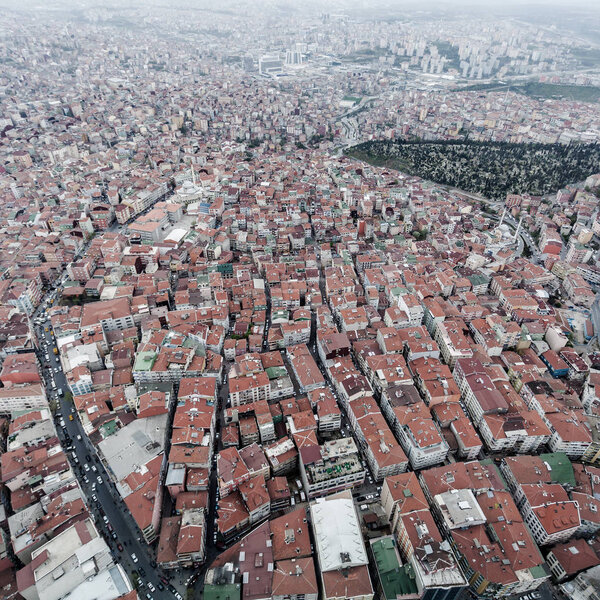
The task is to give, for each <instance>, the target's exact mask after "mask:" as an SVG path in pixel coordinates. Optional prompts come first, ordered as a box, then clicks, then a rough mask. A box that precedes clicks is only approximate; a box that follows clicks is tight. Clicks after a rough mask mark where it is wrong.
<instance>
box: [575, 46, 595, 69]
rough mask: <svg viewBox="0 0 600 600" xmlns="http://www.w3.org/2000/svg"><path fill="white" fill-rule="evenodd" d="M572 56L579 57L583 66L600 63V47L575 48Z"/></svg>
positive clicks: (593, 65) (592, 65)
mask: <svg viewBox="0 0 600 600" xmlns="http://www.w3.org/2000/svg"><path fill="white" fill-rule="evenodd" d="M571 56H573V57H574V58H575V59H577V60H578V61H579V62H580V63H581V65H582V66H583V67H596V66H598V65H600V49H598V48H573V49H572V50H571Z"/></svg>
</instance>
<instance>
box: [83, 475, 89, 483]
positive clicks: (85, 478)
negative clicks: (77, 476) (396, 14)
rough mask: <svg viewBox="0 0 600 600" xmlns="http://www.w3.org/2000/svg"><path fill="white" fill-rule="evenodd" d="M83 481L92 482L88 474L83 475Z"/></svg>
mask: <svg viewBox="0 0 600 600" xmlns="http://www.w3.org/2000/svg"><path fill="white" fill-rule="evenodd" d="M83 481H84V483H89V482H90V480H89V479H88V477H87V475H84V476H83Z"/></svg>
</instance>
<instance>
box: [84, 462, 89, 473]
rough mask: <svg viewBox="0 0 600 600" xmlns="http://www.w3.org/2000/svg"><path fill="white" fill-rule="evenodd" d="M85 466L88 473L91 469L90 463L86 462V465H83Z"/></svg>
mask: <svg viewBox="0 0 600 600" xmlns="http://www.w3.org/2000/svg"><path fill="white" fill-rule="evenodd" d="M83 468H84V469H85V472H86V473H87V472H88V471H89V470H90V465H88V464H87V463H85V465H83Z"/></svg>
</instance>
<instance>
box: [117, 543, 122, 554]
mask: <svg viewBox="0 0 600 600" xmlns="http://www.w3.org/2000/svg"><path fill="white" fill-rule="evenodd" d="M117 550H118V551H119V552H123V545H122V544H120V543H119V544H117Z"/></svg>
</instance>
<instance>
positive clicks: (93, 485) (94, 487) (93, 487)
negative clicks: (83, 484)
mask: <svg viewBox="0 0 600 600" xmlns="http://www.w3.org/2000/svg"><path fill="white" fill-rule="evenodd" d="M92 491H93V492H95V491H96V484H95V483H92Z"/></svg>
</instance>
